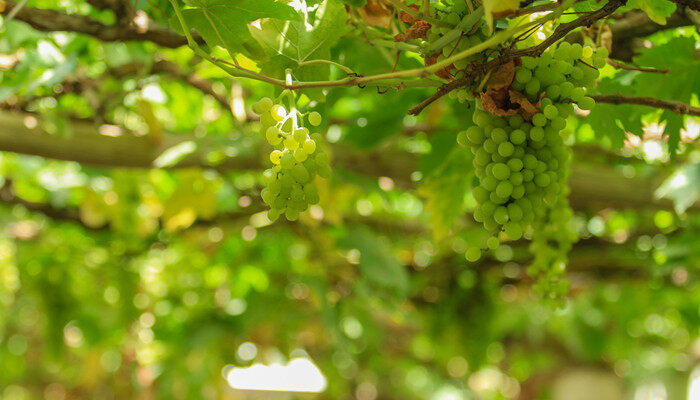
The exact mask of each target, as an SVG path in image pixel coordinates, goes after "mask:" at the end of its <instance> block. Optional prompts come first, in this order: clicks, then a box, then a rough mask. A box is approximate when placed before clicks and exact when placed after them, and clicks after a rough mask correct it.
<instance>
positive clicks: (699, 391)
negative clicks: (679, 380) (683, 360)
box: [688, 365, 700, 400]
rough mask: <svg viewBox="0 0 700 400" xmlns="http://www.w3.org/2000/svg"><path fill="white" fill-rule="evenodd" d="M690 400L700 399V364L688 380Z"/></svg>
mask: <svg viewBox="0 0 700 400" xmlns="http://www.w3.org/2000/svg"><path fill="white" fill-rule="evenodd" d="M688 400H700V365H698V366H697V367H695V369H694V370H693V372H692V373H691V374H690V380H689V381H688Z"/></svg>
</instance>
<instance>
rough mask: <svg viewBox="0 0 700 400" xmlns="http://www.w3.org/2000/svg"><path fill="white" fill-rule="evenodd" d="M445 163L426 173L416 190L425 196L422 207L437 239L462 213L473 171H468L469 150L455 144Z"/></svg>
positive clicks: (441, 236) (443, 235)
mask: <svg viewBox="0 0 700 400" xmlns="http://www.w3.org/2000/svg"><path fill="white" fill-rule="evenodd" d="M450 136H452V138H451V142H452V144H453V149H452V151H451V152H450V153H449V155H448V156H447V158H446V159H445V160H444V162H443V163H442V164H441V165H440V166H438V167H437V168H435V170H433V172H432V173H431V174H430V175H428V176H427V177H426V178H425V180H424V182H423V184H422V185H421V187H420V189H419V193H420V194H422V195H423V196H425V197H427V201H426V205H425V208H426V210H428V211H429V212H430V222H431V225H432V227H433V235H434V237H435V239H436V240H440V239H443V238H445V237H446V236H447V235H448V234H449V233H450V229H452V226H453V225H454V222H455V221H456V220H457V217H459V216H460V215H461V214H462V205H463V203H464V194H465V193H466V192H467V190H468V189H469V183H470V182H471V179H472V174H471V173H470V172H468V171H470V170H471V168H469V166H470V164H471V153H470V152H469V151H468V150H467V149H466V148H465V147H461V146H454V141H455V139H454V135H450Z"/></svg>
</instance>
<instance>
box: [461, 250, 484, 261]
mask: <svg viewBox="0 0 700 400" xmlns="http://www.w3.org/2000/svg"><path fill="white" fill-rule="evenodd" d="M464 257H465V258H466V259H467V261H469V262H476V261H479V259H480V258H481V249H479V248H478V247H470V248H468V249H467V251H466V253H464Z"/></svg>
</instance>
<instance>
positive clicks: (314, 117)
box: [307, 111, 323, 126]
mask: <svg viewBox="0 0 700 400" xmlns="http://www.w3.org/2000/svg"><path fill="white" fill-rule="evenodd" d="M307 119H308V120H309V123H310V124H311V125H312V126H319V125H321V122H322V121H323V118H322V117H321V114H319V113H318V112H316V111H312V112H311V113H310V114H309V116H308V117H307Z"/></svg>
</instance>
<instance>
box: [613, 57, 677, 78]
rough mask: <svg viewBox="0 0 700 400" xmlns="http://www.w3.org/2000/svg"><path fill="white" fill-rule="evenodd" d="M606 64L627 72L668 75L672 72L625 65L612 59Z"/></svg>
mask: <svg viewBox="0 0 700 400" xmlns="http://www.w3.org/2000/svg"><path fill="white" fill-rule="evenodd" d="M606 62H607V63H608V65H610V66H612V67H613V68H617V69H624V70H627V71H640V72H649V73H652V74H668V72H669V71H670V70H671V69H670V68H663V69H658V68H650V67H637V66H634V65H627V64H623V63H621V62H618V61H615V60H613V59H610V58H608V59H607V60H606Z"/></svg>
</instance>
